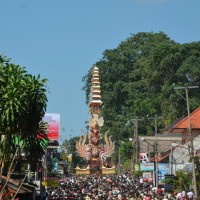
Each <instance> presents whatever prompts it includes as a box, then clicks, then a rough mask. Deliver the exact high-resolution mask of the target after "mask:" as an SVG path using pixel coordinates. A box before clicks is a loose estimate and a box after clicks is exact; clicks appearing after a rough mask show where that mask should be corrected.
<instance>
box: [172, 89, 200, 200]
mask: <svg viewBox="0 0 200 200" xmlns="http://www.w3.org/2000/svg"><path fill="white" fill-rule="evenodd" d="M195 88H199V86H185V87H174V89H175V90H182V89H183V90H185V95H186V99H185V98H184V97H183V98H184V99H185V100H186V103H187V113H188V132H189V136H190V145H191V152H190V156H191V159H192V178H193V190H194V198H195V199H196V198H197V182H196V171H195V162H194V145H193V134H192V127H191V119H190V105H189V97H188V90H189V89H195Z"/></svg>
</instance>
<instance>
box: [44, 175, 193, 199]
mask: <svg viewBox="0 0 200 200" xmlns="http://www.w3.org/2000/svg"><path fill="white" fill-rule="evenodd" d="M46 199H48V200H51V199H54V200H56V199H57V200H58V199H59V200H67V199H71V200H152V199H155V200H156V199H157V200H158V199H163V200H166V199H169V200H174V199H178V200H183V199H193V193H192V192H185V191H182V192H180V193H177V194H176V193H174V194H173V193H166V192H165V191H164V189H163V188H156V187H154V186H153V184H152V183H147V182H143V181H141V178H134V177H133V176H132V175H131V174H130V173H124V174H119V175H98V174H95V175H88V176H75V175H69V176H68V177H64V178H63V179H62V180H60V187H59V188H57V189H53V188H47V198H46Z"/></svg>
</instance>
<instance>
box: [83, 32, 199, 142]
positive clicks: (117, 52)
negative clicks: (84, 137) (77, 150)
mask: <svg viewBox="0 0 200 200" xmlns="http://www.w3.org/2000/svg"><path fill="white" fill-rule="evenodd" d="M199 54H200V42H194V43H190V44H179V43H176V42H175V41H173V40H171V39H170V38H169V37H168V36H167V35H166V34H165V33H163V32H160V33H152V32H150V33H148V32H141V33H138V34H135V35H131V37H129V38H127V39H126V40H125V41H122V42H121V43H120V44H119V45H118V47H117V48H115V49H111V50H105V51H104V52H103V57H102V59H101V60H100V61H97V62H96V64H95V65H96V66H97V67H98V68H99V71H100V81H101V96H102V101H103V105H102V109H101V112H102V113H101V114H102V116H103V117H104V122H105V123H104V126H103V128H102V132H105V131H106V130H108V129H110V134H111V135H112V136H113V139H114V140H116V141H119V140H121V139H123V138H129V136H130V135H131V134H132V132H133V128H132V127H131V126H125V124H127V121H129V120H130V119H132V118H135V117H136V116H138V117H145V116H146V115H149V116H155V115H157V116H162V117H163V119H162V120H159V122H158V131H160V130H162V129H163V128H165V127H167V126H169V125H170V124H171V123H172V122H173V121H174V120H176V119H178V118H180V117H182V116H184V115H186V114H187V110H186V105H185V102H184V101H183V99H182V98H180V97H179V96H178V95H177V94H176V93H175V91H174V90H173V85H174V84H175V85H178V86H183V85H185V84H188V85H199V82H200V77H199V73H197V72H198V70H199V67H200V64H199ZM91 70H92V68H91V69H90V70H89V71H88V73H87V74H86V75H85V76H84V77H83V81H84V82H85V85H84V87H83V90H85V93H86V101H87V103H88V101H89V96H90V88H91ZM190 99H191V100H190V103H191V109H192V110H194V109H195V108H196V107H197V106H198V105H199V104H200V89H198V90H195V91H191V92H190ZM138 133H139V134H143V135H144V134H153V133H154V126H152V124H151V123H147V121H144V122H141V123H140V125H139V131H138Z"/></svg>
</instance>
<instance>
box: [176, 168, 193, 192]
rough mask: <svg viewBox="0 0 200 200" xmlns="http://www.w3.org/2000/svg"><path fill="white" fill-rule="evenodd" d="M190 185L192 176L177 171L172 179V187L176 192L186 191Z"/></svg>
mask: <svg viewBox="0 0 200 200" xmlns="http://www.w3.org/2000/svg"><path fill="white" fill-rule="evenodd" d="M191 184H192V174H191V172H190V173H186V172H183V171H177V172H176V177H175V179H174V187H175V189H176V190H177V191H183V190H185V191H187V190H189V188H190V185H191Z"/></svg>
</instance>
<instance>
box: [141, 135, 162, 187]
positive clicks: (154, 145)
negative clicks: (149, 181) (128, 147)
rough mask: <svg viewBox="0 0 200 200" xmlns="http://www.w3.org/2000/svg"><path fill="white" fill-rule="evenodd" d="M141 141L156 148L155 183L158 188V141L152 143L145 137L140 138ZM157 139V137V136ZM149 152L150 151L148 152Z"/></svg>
mask: <svg viewBox="0 0 200 200" xmlns="http://www.w3.org/2000/svg"><path fill="white" fill-rule="evenodd" d="M140 140H141V141H143V142H146V143H147V144H149V145H150V146H152V147H153V150H154V154H155V155H154V185H155V187H156V188H157V189H158V159H157V141H156V142H154V144H151V143H149V142H147V141H146V140H145V138H140ZM156 140H157V137H156ZM148 153H149V152H148Z"/></svg>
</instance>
